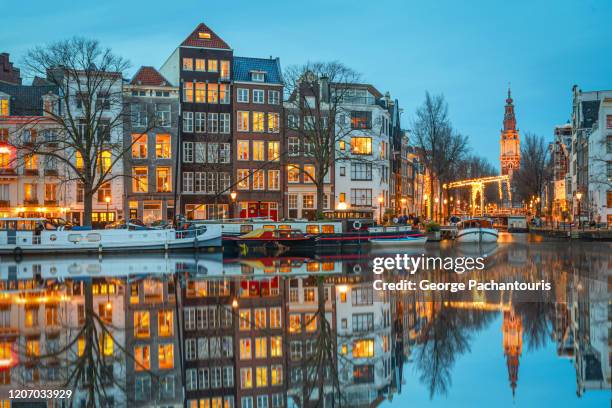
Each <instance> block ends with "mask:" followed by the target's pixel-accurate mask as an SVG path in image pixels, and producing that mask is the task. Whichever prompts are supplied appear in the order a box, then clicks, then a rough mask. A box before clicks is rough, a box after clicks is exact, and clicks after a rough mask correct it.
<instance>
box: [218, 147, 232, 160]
mask: <svg viewBox="0 0 612 408" xmlns="http://www.w3.org/2000/svg"><path fill="white" fill-rule="evenodd" d="M230 158H231V150H230V144H229V143H220V144H219V163H229V162H230Z"/></svg>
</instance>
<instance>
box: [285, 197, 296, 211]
mask: <svg viewBox="0 0 612 408" xmlns="http://www.w3.org/2000/svg"><path fill="white" fill-rule="evenodd" d="M287 205H288V207H289V209H292V210H295V209H297V208H298V197H297V194H289V195H288V196H287Z"/></svg>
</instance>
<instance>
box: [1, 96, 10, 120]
mask: <svg viewBox="0 0 612 408" xmlns="http://www.w3.org/2000/svg"><path fill="white" fill-rule="evenodd" d="M8 114H9V100H8V98H0V116H8Z"/></svg>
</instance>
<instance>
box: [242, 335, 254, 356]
mask: <svg viewBox="0 0 612 408" xmlns="http://www.w3.org/2000/svg"><path fill="white" fill-rule="evenodd" d="M251 357H252V344H251V339H240V359H241V360H250V359H251Z"/></svg>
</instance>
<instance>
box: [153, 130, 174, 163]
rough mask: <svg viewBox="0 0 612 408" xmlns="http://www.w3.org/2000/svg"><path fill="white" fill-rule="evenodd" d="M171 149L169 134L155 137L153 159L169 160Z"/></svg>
mask: <svg viewBox="0 0 612 408" xmlns="http://www.w3.org/2000/svg"><path fill="white" fill-rule="evenodd" d="M171 149H172V147H171V145H170V135H169V134H167V133H162V134H158V135H156V136H155V157H157V158H158V159H169V158H170V156H171V151H172V150H171Z"/></svg>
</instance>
